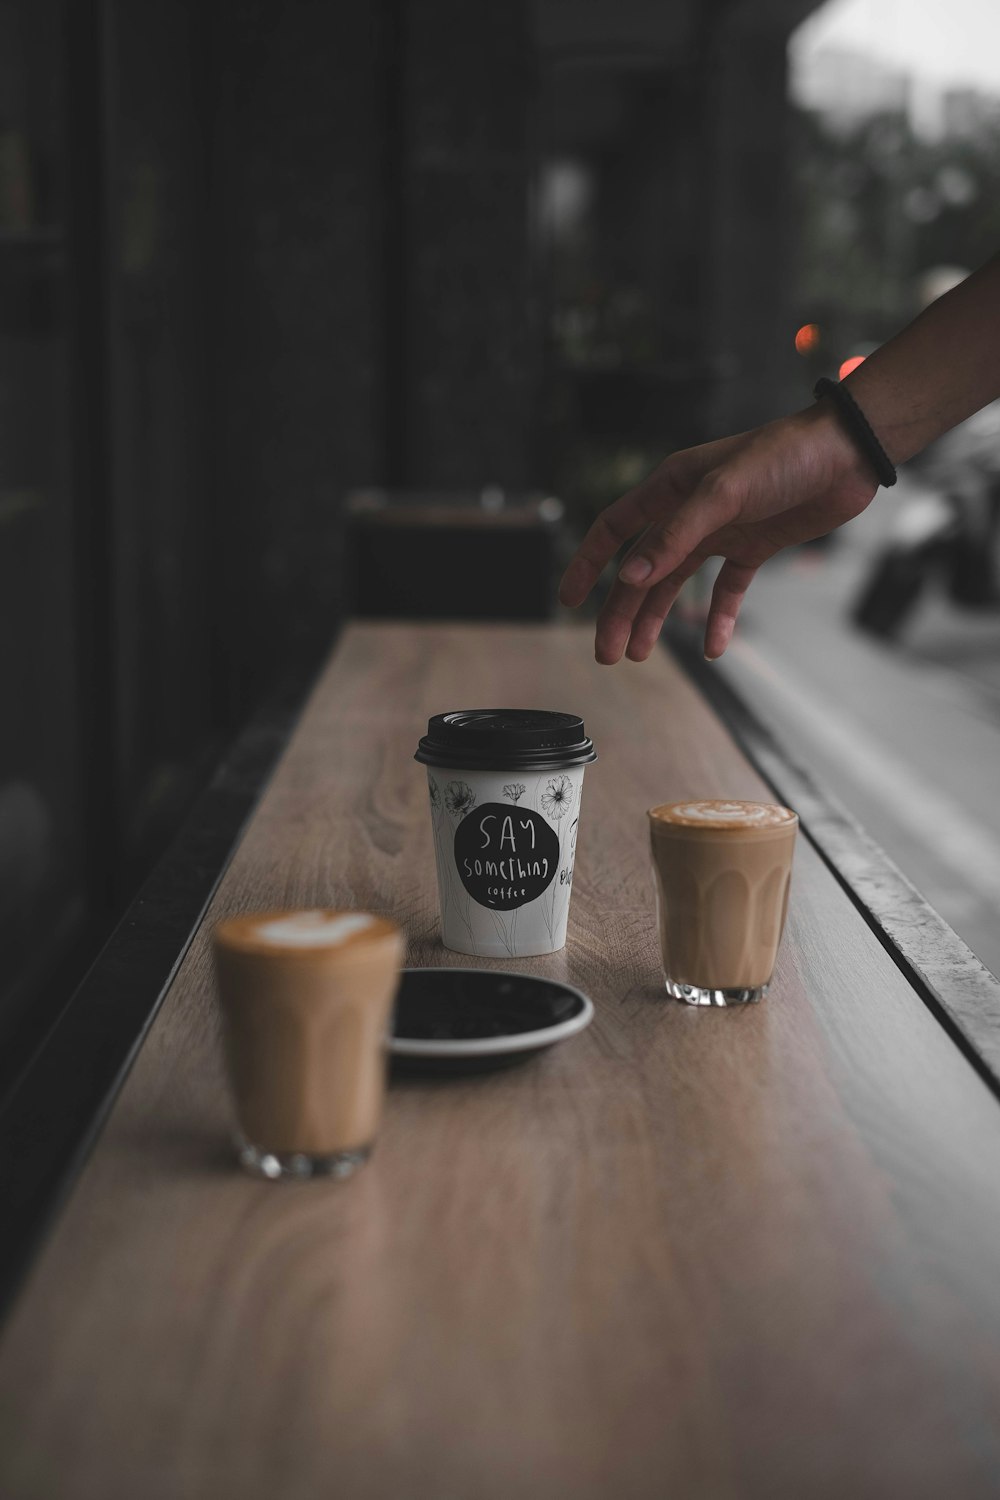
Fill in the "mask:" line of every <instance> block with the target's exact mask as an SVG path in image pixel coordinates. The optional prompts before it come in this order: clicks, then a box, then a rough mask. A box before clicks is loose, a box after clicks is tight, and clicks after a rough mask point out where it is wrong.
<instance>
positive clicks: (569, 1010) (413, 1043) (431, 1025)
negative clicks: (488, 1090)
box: [388, 968, 594, 1073]
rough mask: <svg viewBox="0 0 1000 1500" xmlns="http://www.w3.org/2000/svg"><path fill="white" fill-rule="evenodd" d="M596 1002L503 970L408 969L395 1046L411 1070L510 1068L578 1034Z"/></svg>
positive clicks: (391, 1042)
mask: <svg viewBox="0 0 1000 1500" xmlns="http://www.w3.org/2000/svg"><path fill="white" fill-rule="evenodd" d="M593 1017H594V1007H593V1004H592V1002H591V1001H590V1000H589V999H588V997H587V996H586V995H584V994H583V993H582V991H580V990H578V989H574V988H573V986H572V985H568V984H563V983H562V982H561V981H560V980H555V979H546V978H544V977H543V976H541V975H537V974H518V973H513V972H510V971H507V970H498V969H465V968H428V969H404V970H403V975H402V980H401V983H400V990H399V995H398V996H397V1000H396V1013H395V1016H394V1019H393V1030H392V1034H391V1035H390V1037H389V1039H388V1048H389V1053H390V1055H391V1058H392V1061H393V1064H394V1065H395V1066H396V1067H397V1068H398V1069H399V1070H401V1071H405V1072H416V1071H422V1072H424V1071H426V1072H435V1073H443V1072H463V1073H468V1072H475V1071H477V1070H483V1071H485V1070H486V1069H488V1068H499V1067H504V1066H506V1065H508V1064H512V1063H515V1062H518V1061H520V1060H522V1059H524V1058H525V1057H526V1055H528V1054H530V1053H534V1052H541V1051H543V1050H544V1049H545V1048H547V1047H552V1046H554V1045H555V1044H556V1043H557V1042H563V1041H566V1040H567V1039H568V1038H569V1037H572V1036H576V1034H577V1033H578V1032H580V1031H583V1029H584V1027H586V1026H589V1025H590V1022H591V1021H592V1020H593Z"/></svg>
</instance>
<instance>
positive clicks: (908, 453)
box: [845, 255, 1000, 463]
mask: <svg viewBox="0 0 1000 1500" xmlns="http://www.w3.org/2000/svg"><path fill="white" fill-rule="evenodd" d="M845 385H846V386H847V388H848V389H849V390H850V392H851V394H852V395H853V397H854V399H855V400H856V401H857V403H858V405H859V406H860V407H861V410H862V411H863V412H864V414H865V416H866V417H867V418H868V421H869V422H870V423H871V425H872V427H873V428H874V430H875V432H876V434H877V435H878V437H879V440H880V441H881V443H882V446H883V448H885V450H886V452H887V453H888V454H889V457H890V458H891V459H892V460H893V462H894V463H903V462H904V461H905V460H906V459H908V458H912V457H913V455H914V454H915V453H919V452H920V451H921V449H922V448H925V447H926V446H927V444H928V443H930V442H933V440H934V439H935V438H937V437H940V436H941V434H942V433H943V432H947V431H948V430H949V429H950V428H952V427H954V426H956V425H957V424H958V423H959V422H964V421H965V419H966V417H970V416H971V415H972V413H973V412H976V411H979V410H980V408H981V407H983V406H986V405H987V404H988V402H990V401H994V400H996V399H997V398H998V397H1000V255H997V256H994V257H993V259H992V260H989V261H987V263H986V264H985V265H984V266H982V267H980V269H979V270H978V271H976V272H974V273H973V275H971V276H969V277H968V278H967V279H966V280H965V281H963V282H961V283H960V285H959V286H957V287H955V288H954V289H953V290H952V291H950V292H947V293H946V294H945V296H943V297H940V298H939V299H938V300H937V301H936V302H934V303H932V304H931V306H930V307H928V308H927V309H926V311H924V312H922V313H921V314H920V316H919V317H918V318H915V319H914V321H913V322H912V323H910V324H908V325H907V327H906V328H904V329H903V330H902V331H901V332H900V333H898V334H896V335H895V337H894V338H891V339H889V341H888V343H885V344H883V345H882V347H881V348H880V349H877V350H876V351H875V353H874V354H872V355H870V356H869V357H868V359H866V360H865V362H864V364H862V365H859V366H858V368H857V369H856V370H854V371H852V373H851V374H850V375H849V376H848V377H847V380H846V381H845Z"/></svg>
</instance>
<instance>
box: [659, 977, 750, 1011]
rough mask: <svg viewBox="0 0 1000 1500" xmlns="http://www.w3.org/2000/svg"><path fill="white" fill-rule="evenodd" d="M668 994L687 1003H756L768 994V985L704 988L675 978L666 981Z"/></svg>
mask: <svg viewBox="0 0 1000 1500" xmlns="http://www.w3.org/2000/svg"><path fill="white" fill-rule="evenodd" d="M664 983H665V984H666V987H667V994H668V995H672V996H673V998H674V999H675V1000H683V1001H684V1003H685V1005H756V1003H757V1001H758V1000H763V998H764V996H765V995H766V994H767V985H766V984H758V985H754V986H752V987H751V988H750V989H729V990H703V989H700V988H699V987H698V985H696V984H678V983H677V981H676V980H675V979H667V980H665V981H664Z"/></svg>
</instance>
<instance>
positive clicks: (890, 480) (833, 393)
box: [813, 375, 896, 487]
mask: <svg viewBox="0 0 1000 1500" xmlns="http://www.w3.org/2000/svg"><path fill="white" fill-rule="evenodd" d="M813 395H814V396H815V397H816V400H817V401H819V400H820V398H821V397H823V396H829V397H830V399H831V400H832V401H833V404H834V406H836V408H837V411H838V412H839V413H840V416H841V418H842V420H843V423H844V426H845V427H846V428H847V430H848V432H849V433H850V435H851V437H852V438H853V439H854V441H855V443H856V444H857V445H858V447H859V448H860V449H861V452H862V453H863V454H864V456H865V458H867V460H868V462H869V463H870V464H871V466H872V468H873V469H874V470H875V473H876V474H877V475H878V482H879V484H884V485H885V486H886V487H888V486H889V485H892V484H895V483H896V466H895V464H894V463H893V461H892V459H891V458H890V457H889V455H888V453H886V451H885V449H884V448H883V447H882V444H881V443H880V442H879V440H878V438H877V437H876V436H875V434H874V432H873V431H872V429H871V427H870V426H869V423H868V418H867V417H866V416H865V414H864V412H863V411H862V410H861V407H860V406H859V405H858V403H857V402H856V401H855V399H854V397H853V396H852V395H851V393H850V391H849V390H848V389H847V388H846V386H844V385H842V384H841V382H840V381H838V380H831V379H830V378H829V377H828V376H827V375H824V376H823V377H822V378H821V379H820V380H817V382H816V384H815V386H814V387H813Z"/></svg>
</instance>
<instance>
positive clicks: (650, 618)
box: [626, 559, 701, 661]
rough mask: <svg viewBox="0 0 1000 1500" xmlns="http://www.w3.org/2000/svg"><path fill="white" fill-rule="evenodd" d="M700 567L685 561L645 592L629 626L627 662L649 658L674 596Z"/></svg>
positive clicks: (698, 562)
mask: <svg viewBox="0 0 1000 1500" xmlns="http://www.w3.org/2000/svg"><path fill="white" fill-rule="evenodd" d="M700 566H701V560H700V559H698V560H697V561H695V560H691V559H689V560H688V562H687V563H685V565H684V567H683V568H679V569H678V570H677V572H676V573H671V575H670V577H669V578H661V579H660V582H659V583H658V584H656V585H655V587H653V588H651V589H650V590H649V592H648V593H647V595H646V598H645V600H644V602H643V604H642V607H641V608H640V610H639V612H638V614H637V615H636V617H635V622H634V623H633V626H632V634H631V635H630V637H629V643H628V650H627V652H626V655H627V656H628V659H629V661H645V660H646V658H647V657H648V656H649V654H650V652H651V651H652V650H653V647H654V646H655V645H656V643H657V641H658V640H659V638H660V631H661V630H662V629H663V622H664V620H665V619H666V618H667V615H668V614H669V613H670V611H671V610H672V609H673V607H674V601H675V600H676V598H677V595H678V594H679V593H680V591H681V589H682V588H683V587H684V585H685V583H687V581H688V579H689V578H691V577H692V575H693V574H694V573H696V572H697V571H698V568H699V567H700Z"/></svg>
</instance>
